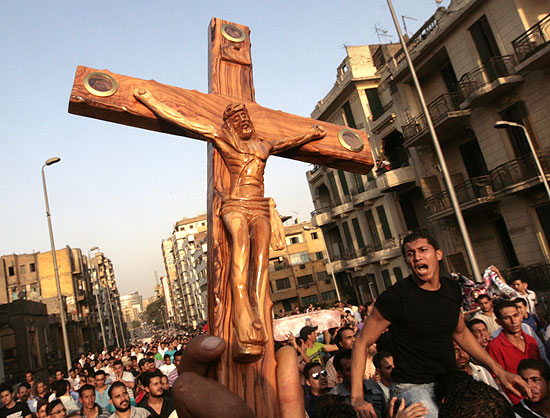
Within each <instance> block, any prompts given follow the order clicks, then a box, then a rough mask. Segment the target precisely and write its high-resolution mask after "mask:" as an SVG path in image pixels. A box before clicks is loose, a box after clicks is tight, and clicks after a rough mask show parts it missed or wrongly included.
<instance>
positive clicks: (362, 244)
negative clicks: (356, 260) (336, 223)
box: [351, 218, 365, 248]
mask: <svg viewBox="0 0 550 418" xmlns="http://www.w3.org/2000/svg"><path fill="white" fill-rule="evenodd" d="M351 224H352V226H353V231H354V232H355V237H356V238H357V245H358V246H359V248H365V241H363V234H362V233H361V227H360V226H359V220H358V219H357V218H353V219H352V220H351Z"/></svg>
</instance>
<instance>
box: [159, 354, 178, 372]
mask: <svg viewBox="0 0 550 418" xmlns="http://www.w3.org/2000/svg"><path fill="white" fill-rule="evenodd" d="M175 368H176V366H175V365H174V364H172V359H171V358H170V354H165V355H164V364H163V365H162V366H160V367H159V370H160V371H161V373H162V374H163V375H165V376H168V375H169V374H170V373H171V372H172V370H174V369H175Z"/></svg>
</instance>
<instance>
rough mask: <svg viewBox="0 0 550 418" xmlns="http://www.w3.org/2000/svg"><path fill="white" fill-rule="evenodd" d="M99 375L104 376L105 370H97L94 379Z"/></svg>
mask: <svg viewBox="0 0 550 418" xmlns="http://www.w3.org/2000/svg"><path fill="white" fill-rule="evenodd" d="M100 375H103V376H106V373H105V370H101V369H99V370H98V371H97V372H95V377H97V376H100Z"/></svg>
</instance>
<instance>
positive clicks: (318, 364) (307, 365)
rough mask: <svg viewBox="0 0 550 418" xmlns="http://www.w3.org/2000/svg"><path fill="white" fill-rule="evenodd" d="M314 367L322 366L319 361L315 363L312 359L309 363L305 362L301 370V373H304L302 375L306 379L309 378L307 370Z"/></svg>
mask: <svg viewBox="0 0 550 418" xmlns="http://www.w3.org/2000/svg"><path fill="white" fill-rule="evenodd" d="M314 367H320V368H321V369H322V368H323V366H321V364H320V363H317V362H315V361H312V362H310V363H307V364H306V365H305V366H304V370H303V372H302V373H303V374H304V377H305V378H306V380H307V379H309V376H310V374H309V372H310V371H311V369H313V368H314Z"/></svg>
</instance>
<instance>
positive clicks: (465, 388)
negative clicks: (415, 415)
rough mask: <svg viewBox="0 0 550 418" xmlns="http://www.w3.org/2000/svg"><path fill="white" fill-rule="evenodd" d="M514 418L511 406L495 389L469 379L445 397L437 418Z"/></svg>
mask: <svg viewBox="0 0 550 418" xmlns="http://www.w3.org/2000/svg"><path fill="white" fill-rule="evenodd" d="M474 416H475V417H476V418H514V417H515V414H514V411H513V409H512V406H511V405H510V403H509V402H508V400H506V398H505V397H504V396H503V395H502V394H501V393H500V392H499V391H498V390H496V389H495V388H492V387H491V386H489V385H487V384H485V383H483V382H479V381H477V380H473V379H471V380H470V381H469V382H467V383H466V384H465V385H461V386H460V387H459V388H457V390H455V391H454V392H453V393H451V394H450V395H449V396H447V397H445V402H444V403H443V405H442V406H441V407H440V409H439V415H438V417H439V418H471V417H474Z"/></svg>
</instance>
